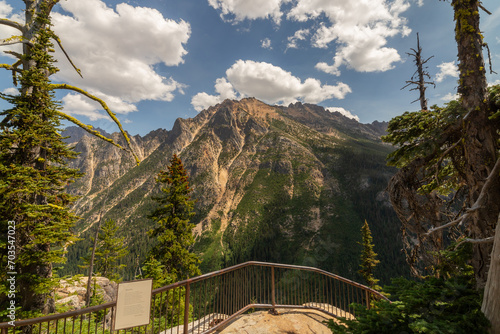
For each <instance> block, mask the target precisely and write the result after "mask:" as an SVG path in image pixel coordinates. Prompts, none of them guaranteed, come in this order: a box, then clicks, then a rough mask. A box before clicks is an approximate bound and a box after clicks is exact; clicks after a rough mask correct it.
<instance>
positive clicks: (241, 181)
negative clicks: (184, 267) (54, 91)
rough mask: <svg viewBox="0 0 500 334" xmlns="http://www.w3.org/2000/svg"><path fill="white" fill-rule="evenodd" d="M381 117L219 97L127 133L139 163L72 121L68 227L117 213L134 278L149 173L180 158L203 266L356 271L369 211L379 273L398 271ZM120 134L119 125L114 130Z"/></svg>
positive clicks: (85, 226)
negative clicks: (157, 125)
mask: <svg viewBox="0 0 500 334" xmlns="http://www.w3.org/2000/svg"><path fill="white" fill-rule="evenodd" d="M385 126H386V125H385V124H383V123H378V122H376V123H374V124H371V125H370V124H361V123H358V122H356V121H354V120H350V119H348V118H346V117H344V116H342V115H340V114H338V113H330V112H328V111H326V110H324V109H323V108H322V107H319V106H315V105H309V104H301V103H296V104H291V105H290V106H288V107H276V106H269V105H267V104H265V103H263V102H260V101H258V100H256V99H253V98H248V99H243V100H241V101H231V100H226V101H224V102H223V103H221V104H218V105H216V106H214V107H211V108H209V109H207V110H204V111H202V112H201V113H199V114H198V115H197V116H196V117H194V118H192V119H177V121H176V122H175V124H174V126H173V128H172V130H170V131H166V130H162V129H159V130H156V131H153V132H151V133H149V134H148V135H146V136H144V137H141V136H134V137H133V138H132V143H133V147H134V149H135V150H136V152H138V154H139V156H140V157H141V159H142V162H141V164H140V165H139V166H135V164H134V161H133V160H132V159H131V158H130V157H129V156H128V155H126V154H124V153H122V152H120V151H119V150H118V149H116V148H115V147H112V146H110V145H107V144H106V143H102V142H101V141H98V140H96V139H95V138H93V137H90V136H87V135H83V134H82V133H81V131H80V130H79V129H76V128H70V129H68V132H67V135H71V138H70V139H68V141H69V142H73V143H74V145H76V151H79V152H82V154H81V155H80V156H79V157H78V159H77V160H75V161H74V162H72V165H73V166H74V167H78V168H81V170H82V171H83V172H85V173H86V174H85V176H84V177H83V178H81V179H80V180H78V181H77V182H76V183H75V184H73V185H71V186H70V191H71V192H73V193H76V194H79V195H81V198H80V199H79V201H78V202H77V204H76V206H75V208H74V209H75V210H76V212H77V213H78V214H79V215H80V216H81V218H82V219H81V221H80V222H79V224H78V226H77V231H78V232H79V233H81V236H83V237H85V235H86V234H88V233H89V231H90V230H92V228H90V229H89V227H91V226H93V224H95V222H96V221H97V220H98V217H99V215H100V214H101V213H102V216H103V219H115V220H116V221H117V222H118V223H119V225H120V226H121V227H122V228H121V229H120V233H121V235H124V236H126V240H127V244H128V247H129V250H130V255H129V256H128V258H127V259H126V260H125V261H126V263H127V271H126V277H125V279H131V278H133V276H134V274H135V272H136V270H137V267H138V265H137V264H138V263H140V262H141V261H143V260H144V257H145V255H146V254H147V251H148V249H149V247H150V246H151V242H150V240H149V239H148V237H147V234H146V232H147V231H148V230H149V229H150V226H151V221H150V220H149V219H148V218H147V215H148V214H149V213H150V212H152V210H153V209H154V207H155V202H154V201H153V200H152V196H154V195H155V194H156V193H157V192H158V187H157V186H156V184H155V177H156V175H157V173H158V172H159V171H160V170H161V169H166V167H167V165H168V160H169V159H170V157H171V156H172V154H173V153H177V154H178V155H180V158H181V159H182V161H183V163H184V165H185V167H186V169H187V171H188V172H189V175H190V181H191V184H192V187H193V189H194V191H193V196H194V198H195V199H196V200H197V203H196V213H197V214H196V216H195V218H194V220H193V222H194V223H195V224H196V228H195V231H196V234H197V243H196V245H195V250H196V252H198V253H199V254H201V257H202V259H203V263H202V265H201V268H202V270H203V271H204V272H207V271H211V270H215V269H219V268H222V267H226V266H229V265H232V264H236V263H240V262H243V261H247V260H262V261H273V262H282V263H294V264H301V265H310V266H316V267H320V268H322V269H325V270H329V271H332V272H335V273H338V274H340V275H344V276H346V277H350V278H357V270H358V263H359V253H360V245H359V244H358V242H359V241H360V240H361V237H360V228H361V226H362V224H363V222H364V220H365V219H366V220H367V221H368V222H369V223H370V227H371V229H372V233H373V237H374V243H375V251H376V252H378V253H379V258H380V260H381V264H380V265H379V272H378V273H376V274H378V276H380V277H382V278H388V277H394V276H397V275H400V274H403V273H402V272H401V270H403V269H402V268H403V267H404V266H403V262H404V256H403V254H402V253H401V248H402V246H401V244H400V241H399V240H400V239H401V238H400V237H398V234H399V223H398V220H397V218H396V216H395V215H394V213H393V211H392V209H391V207H390V204H389V202H388V200H387V196H386V195H385V192H384V189H385V187H386V185H387V182H388V180H389V178H390V177H391V176H392V175H393V173H394V172H395V171H394V169H392V168H389V167H387V166H386V165H385V157H386V155H387V154H388V153H389V152H390V150H391V148H390V147H388V146H387V145H384V144H382V143H381V142H380V139H379V138H380V135H382V134H383V133H384V130H385ZM111 136H112V137H113V138H114V139H115V140H118V141H119V140H120V139H119V137H118V135H117V134H113V135H111ZM88 239H89V238H88V237H85V240H82V241H80V242H78V243H76V244H75V245H72V246H71V247H70V248H69V255H68V256H69V261H68V264H67V265H66V267H65V268H64V270H63V271H62V273H70V272H71V273H75V271H76V270H77V267H76V264H77V262H78V259H79V257H80V256H82V255H83V254H84V253H85V252H86V251H87V249H88V247H89V241H88Z"/></svg>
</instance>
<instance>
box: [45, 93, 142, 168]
mask: <svg viewBox="0 0 500 334" xmlns="http://www.w3.org/2000/svg"><path fill="white" fill-rule="evenodd" d="M50 88H51V89H67V90H72V91H75V92H77V93H80V94H82V95H85V96H86V97H88V98H89V99H91V100H94V101H96V102H99V104H100V105H101V106H102V107H103V109H104V110H105V111H106V112H107V113H108V115H109V117H111V119H112V120H113V121H114V122H115V123H116V125H118V128H119V129H120V132H121V133H122V135H123V137H124V138H125V141H126V142H127V146H128V151H129V152H130V153H131V154H132V155H133V156H134V159H135V161H136V163H137V165H139V163H140V160H139V158H138V157H137V155H136V154H135V153H134V150H133V149H132V145H131V143H130V138H129V137H128V135H127V133H126V132H125V130H124V129H123V127H122V125H121V123H120V121H119V120H118V118H116V114H115V113H113V112H112V111H111V109H109V107H108V105H107V104H106V102H104V101H103V100H101V99H100V98H98V97H97V96H94V95H92V94H90V93H89V92H87V91H85V90H83V89H81V88H79V87H75V86H71V85H68V84H51V85H50ZM61 114H63V113H61ZM68 117H71V116H68ZM71 118H72V119H74V120H76V119H75V118H73V117H71ZM72 122H73V121H72ZM79 123H80V124H83V123H81V122H79ZM75 124H77V123H75ZM79 126H81V125H79ZM109 140H111V139H109ZM109 140H107V141H109ZM111 141H112V140H111ZM113 143H114V141H113ZM116 145H118V144H115V146H116ZM126 151H127V150H126Z"/></svg>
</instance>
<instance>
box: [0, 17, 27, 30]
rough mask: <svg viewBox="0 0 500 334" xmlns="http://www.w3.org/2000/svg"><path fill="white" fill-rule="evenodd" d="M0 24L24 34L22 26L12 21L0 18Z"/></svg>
mask: <svg viewBox="0 0 500 334" xmlns="http://www.w3.org/2000/svg"><path fill="white" fill-rule="evenodd" d="M0 24H1V25H4V26H9V27H12V28H15V29H17V30H19V31H20V32H22V33H24V31H25V27H24V25H22V24H21V23H19V22H16V21H12V20H9V19H4V18H0Z"/></svg>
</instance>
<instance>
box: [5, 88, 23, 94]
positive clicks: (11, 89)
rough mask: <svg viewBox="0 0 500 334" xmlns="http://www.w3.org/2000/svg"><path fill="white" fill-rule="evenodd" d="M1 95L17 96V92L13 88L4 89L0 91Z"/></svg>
mask: <svg viewBox="0 0 500 334" xmlns="http://www.w3.org/2000/svg"><path fill="white" fill-rule="evenodd" d="M2 93H3V94H7V95H19V90H18V89H17V88H14V87H10V88H6V89H4V90H3V91H2Z"/></svg>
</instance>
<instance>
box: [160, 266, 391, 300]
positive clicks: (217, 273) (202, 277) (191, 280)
mask: <svg viewBox="0 0 500 334" xmlns="http://www.w3.org/2000/svg"><path fill="white" fill-rule="evenodd" d="M248 266H261V267H274V268H285V269H297V270H307V271H312V272H317V273H320V274H323V275H325V276H329V277H331V278H335V279H337V280H339V281H342V282H344V283H347V284H351V285H353V286H356V287H358V288H360V289H363V290H367V291H369V292H371V293H372V294H374V295H377V296H378V297H380V298H381V299H384V300H387V301H389V299H388V298H387V297H385V296H384V295H382V294H381V293H380V292H378V291H376V290H373V289H371V288H369V287H367V286H365V285H363V284H360V283H357V282H354V281H351V280H349V279H347V278H344V277H342V276H339V275H335V274H332V273H330V272H328V271H326V270H322V269H318V268H314V267H307V266H298V265H293V264H282V263H272V262H260V261H247V262H244V263H240V264H237V265H234V266H231V267H227V268H224V269H221V270H217V271H213V272H210V273H206V274H203V275H200V276H196V277H193V278H188V279H185V280H183V281H179V282H176V283H172V284H170V285H167V286H163V287H161V288H157V289H155V290H153V295H155V294H158V293H161V292H163V291H166V290H170V289H173V288H176V287H179V286H185V285H187V284H192V283H195V282H198V281H203V280H205V279H207V278H211V277H215V276H220V275H222V274H225V273H228V272H231V271H235V270H237V269H241V268H244V267H248Z"/></svg>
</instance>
